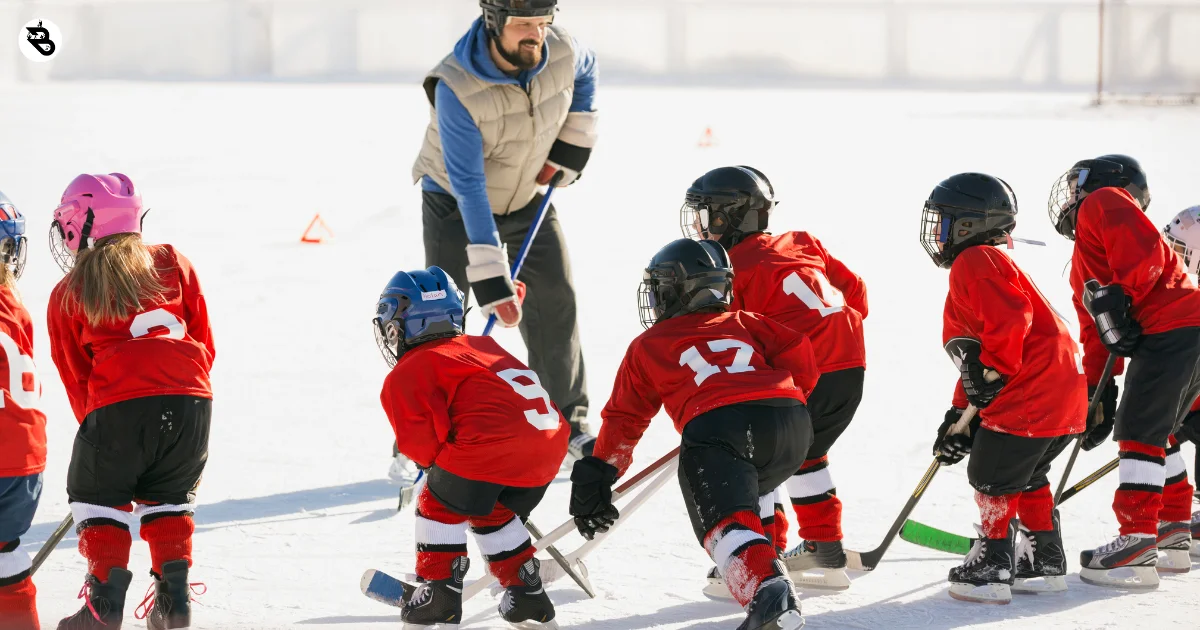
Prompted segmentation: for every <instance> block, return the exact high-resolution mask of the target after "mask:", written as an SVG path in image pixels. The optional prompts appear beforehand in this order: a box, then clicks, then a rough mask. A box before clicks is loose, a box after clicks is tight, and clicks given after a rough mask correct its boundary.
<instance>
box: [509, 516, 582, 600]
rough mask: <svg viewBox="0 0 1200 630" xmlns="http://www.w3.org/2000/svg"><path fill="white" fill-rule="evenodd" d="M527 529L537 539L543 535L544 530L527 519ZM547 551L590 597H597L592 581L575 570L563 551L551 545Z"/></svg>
mask: <svg viewBox="0 0 1200 630" xmlns="http://www.w3.org/2000/svg"><path fill="white" fill-rule="evenodd" d="M525 529H527V530H529V533H530V534H531V535H533V537H534V539H535V540H536V539H539V538H542V537H543V535H542V531H541V530H540V529H538V527H537V525H534V524H533V521H525ZM546 551H547V552H549V553H550V557H551V558H554V561H555V562H557V563H558V566H560V567H562V570H563V571H565V572H566V574H567V576H568V577H570V578H571V579H572V580H574V581H575V583H576V584H578V585H579V588H581V589H583V592H584V593H587V596H588V597H590V598H592V599H595V598H596V591H595V590H593V589H592V584H591V582H590V581H588V579H587V578H586V577H583V576H582V575H580V574H579V573H577V572H576V571H575V569H574V568H573V567H572V566H571V563H569V562H567V559H566V558H564V557H563V555H562V553H561V552H560V551H559V550H558V548H557V547H555V546H554V545H550V546H549V547H546Z"/></svg>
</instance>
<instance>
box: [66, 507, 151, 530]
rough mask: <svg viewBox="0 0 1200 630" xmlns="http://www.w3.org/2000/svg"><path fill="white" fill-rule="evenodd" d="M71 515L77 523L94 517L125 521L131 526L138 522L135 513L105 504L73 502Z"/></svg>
mask: <svg viewBox="0 0 1200 630" xmlns="http://www.w3.org/2000/svg"><path fill="white" fill-rule="evenodd" d="M71 516H73V517H74V518H75V524H76V525H78V524H79V523H82V522H84V521H86V520H88V519H92V518H107V519H111V520H114V521H117V522H119V523H124V524H125V526H126V527H130V528H132V527H133V525H134V523H136V522H137V521H136V519H134V517H133V514H131V513H129V512H124V511H122V510H118V509H117V508H111V507H105V506H103V505H92V504H91V503H78V502H76V503H72V504H71Z"/></svg>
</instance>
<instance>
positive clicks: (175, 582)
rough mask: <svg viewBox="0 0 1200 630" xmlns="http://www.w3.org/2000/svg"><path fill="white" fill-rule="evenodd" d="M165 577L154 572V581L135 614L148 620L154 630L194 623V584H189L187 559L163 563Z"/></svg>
mask: <svg viewBox="0 0 1200 630" xmlns="http://www.w3.org/2000/svg"><path fill="white" fill-rule="evenodd" d="M162 570H163V574H162V576H161V577H160V576H158V575H155V574H154V572H153V571H151V572H150V575H151V576H152V577H153V578H154V584H153V585H152V586H151V587H150V588H151V590H150V592H148V593H146V599H144V600H142V603H141V605H140V606H138V609H137V610H135V611H134V616H135V617H137V618H138V619H145V620H146V627H148V628H149V629H150V630H172V629H174V628H187V627H189V626H191V625H192V593H191V591H192V584H189V583H188V563H187V560H174V561H171V562H164V563H163V567H162Z"/></svg>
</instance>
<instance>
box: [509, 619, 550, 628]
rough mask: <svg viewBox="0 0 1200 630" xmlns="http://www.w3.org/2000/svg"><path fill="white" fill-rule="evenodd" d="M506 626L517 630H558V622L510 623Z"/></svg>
mask: <svg viewBox="0 0 1200 630" xmlns="http://www.w3.org/2000/svg"><path fill="white" fill-rule="evenodd" d="M508 625H510V626H512V627H514V628H518V629H519V630H559V628H558V622H557V621H555V620H553V619H551V620H550V621H510V622H508Z"/></svg>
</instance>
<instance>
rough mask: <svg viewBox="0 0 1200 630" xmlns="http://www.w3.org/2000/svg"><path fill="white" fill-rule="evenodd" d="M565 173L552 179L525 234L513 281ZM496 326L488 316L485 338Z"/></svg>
mask: <svg viewBox="0 0 1200 630" xmlns="http://www.w3.org/2000/svg"><path fill="white" fill-rule="evenodd" d="M562 178H563V172H562V171H558V172H556V173H555V174H554V176H553V177H551V178H550V187H549V188H547V189H546V196H544V197H542V205H540V206H538V211H537V215H535V216H534V218H533V225H531V226H529V231H528V232H526V233H525V241H524V242H522V243H521V249H520V250H519V251H518V252H517V260H516V262H514V263H513V266H512V273H511V274H510V276H511V277H512V279H513V280H516V279H517V274H519V273H521V267H523V266H525V257H526V256H528V255H529V246H530V245H532V244H533V239H534V238H535V237H536V236H537V233H538V230H541V229H542V221H543V220H544V219H545V218H546V210H547V209H548V208H550V197H551V196H553V195H554V189H555V187H557V186H558V182H560V181H562ZM495 325H496V314H495V313H492V314H491V315H488V320H487V325H486V326H484V327H483V336H484V337H486V336H488V335H490V334H492V327H494V326H495Z"/></svg>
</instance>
